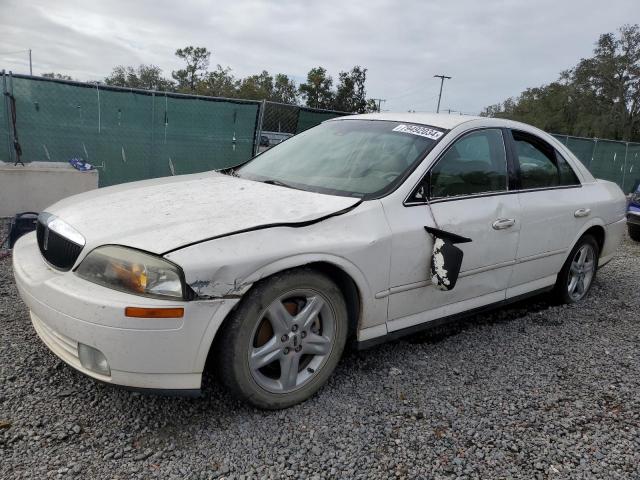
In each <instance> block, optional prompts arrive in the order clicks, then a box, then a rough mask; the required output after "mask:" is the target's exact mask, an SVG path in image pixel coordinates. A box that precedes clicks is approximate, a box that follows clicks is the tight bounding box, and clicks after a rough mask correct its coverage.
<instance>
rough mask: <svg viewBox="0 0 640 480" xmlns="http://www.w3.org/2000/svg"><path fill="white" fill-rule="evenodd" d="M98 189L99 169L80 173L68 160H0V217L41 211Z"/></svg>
mask: <svg viewBox="0 0 640 480" xmlns="http://www.w3.org/2000/svg"><path fill="white" fill-rule="evenodd" d="M94 188H98V171H97V170H89V171H88V172H81V171H79V170H76V169H75V168H73V167H72V166H71V165H69V164H67V163H59V162H32V163H27V164H25V166H24V167H23V166H21V165H17V166H14V165H13V164H11V163H5V162H0V217H12V216H14V215H15V214H16V213H20V212H41V211H42V210H44V209H45V208H46V207H48V206H49V205H51V204H52V203H55V202H57V201H58V200H61V199H63V198H65V197H68V196H70V195H75V194H76V193H82V192H86V191H87V190H93V189H94Z"/></svg>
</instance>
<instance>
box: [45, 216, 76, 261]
mask: <svg viewBox="0 0 640 480" xmlns="http://www.w3.org/2000/svg"><path fill="white" fill-rule="evenodd" d="M36 235H37V237H38V247H39V248H40V253H42V256H43V257H44V259H45V260H46V261H47V262H49V263H50V264H51V265H53V266H54V267H56V268H59V269H60V270H65V271H66V270H69V269H70V268H71V267H72V266H73V264H74V263H75V262H76V259H77V258H78V255H80V252H81V251H82V245H78V244H77V243H74V242H72V241H71V240H69V239H68V238H65V237H63V236H62V235H60V234H58V233H56V232H54V231H53V230H51V229H50V228H48V227H47V226H46V225H45V224H43V223H42V221H40V220H38V225H37V226H36Z"/></svg>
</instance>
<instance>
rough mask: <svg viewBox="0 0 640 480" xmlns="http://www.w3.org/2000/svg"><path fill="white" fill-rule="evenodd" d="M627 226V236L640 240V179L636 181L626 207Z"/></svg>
mask: <svg viewBox="0 0 640 480" xmlns="http://www.w3.org/2000/svg"><path fill="white" fill-rule="evenodd" d="M627 226H628V228H629V236H630V237H631V238H632V239H633V240H635V241H636V242H640V181H638V182H636V185H635V187H634V188H633V191H632V193H631V197H630V199H629V206H628V207H627Z"/></svg>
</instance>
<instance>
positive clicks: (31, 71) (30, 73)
mask: <svg viewBox="0 0 640 480" xmlns="http://www.w3.org/2000/svg"><path fill="white" fill-rule="evenodd" d="M29 75H31V76H33V67H32V66H31V49H29Z"/></svg>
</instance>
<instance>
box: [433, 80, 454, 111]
mask: <svg viewBox="0 0 640 480" xmlns="http://www.w3.org/2000/svg"><path fill="white" fill-rule="evenodd" d="M433 78H439V79H440V93H439V94H438V108H437V110H436V113H440V99H442V84H443V83H444V79H445V78H446V79H447V80H451V77H447V76H446V75H434V76H433Z"/></svg>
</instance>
